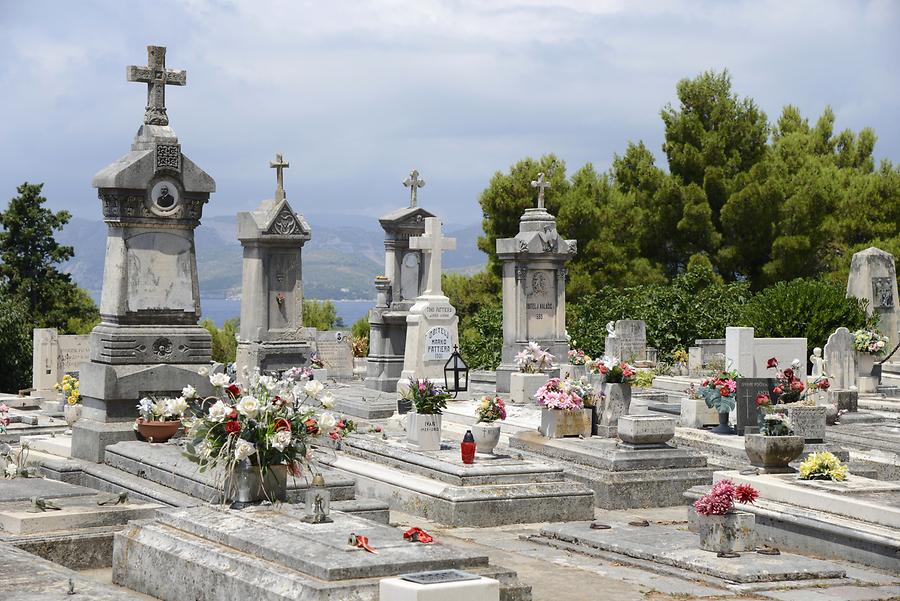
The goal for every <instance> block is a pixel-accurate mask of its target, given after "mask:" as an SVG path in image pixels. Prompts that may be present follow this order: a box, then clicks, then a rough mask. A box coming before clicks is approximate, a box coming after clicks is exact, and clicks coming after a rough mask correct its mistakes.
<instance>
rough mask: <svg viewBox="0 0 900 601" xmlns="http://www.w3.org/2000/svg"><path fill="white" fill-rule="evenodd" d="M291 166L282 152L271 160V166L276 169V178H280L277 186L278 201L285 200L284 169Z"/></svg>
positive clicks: (276, 196)
mask: <svg viewBox="0 0 900 601" xmlns="http://www.w3.org/2000/svg"><path fill="white" fill-rule="evenodd" d="M290 166H291V164H290V163H288V162H287V161H285V160H284V156H282V154H281V153H280V152H279V153H278V154H276V155H275V160H274V161H269V167H271V168H273V169H275V178H276V179H277V180H278V187H277V188H275V201H276V202H279V201H282V200H284V170H285V169H287V168H288V167H290Z"/></svg>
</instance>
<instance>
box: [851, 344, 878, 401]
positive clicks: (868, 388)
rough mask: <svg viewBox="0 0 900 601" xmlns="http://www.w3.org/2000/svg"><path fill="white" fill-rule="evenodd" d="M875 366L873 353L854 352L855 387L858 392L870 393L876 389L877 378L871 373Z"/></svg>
mask: <svg viewBox="0 0 900 601" xmlns="http://www.w3.org/2000/svg"><path fill="white" fill-rule="evenodd" d="M874 368H875V355H873V354H871V353H861V352H859V351H857V353H856V373H857V379H856V387H857V389H858V390H859V392H865V393H872V392H877V391H878V378H877V377H875V376H873V375H872V370H873V369H874Z"/></svg>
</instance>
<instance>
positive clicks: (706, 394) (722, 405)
mask: <svg viewBox="0 0 900 601" xmlns="http://www.w3.org/2000/svg"><path fill="white" fill-rule="evenodd" d="M738 378H740V375H739V374H738V373H737V372H736V371H733V370H732V371H721V372H719V375H717V376H716V377H715V378H707V379H705V380H703V381H702V382H700V389H699V390H698V391H697V394H699V395H700V396H701V397H702V398H703V400H704V401H706V406H707V407H709V408H710V409H715V410H716V411H717V412H719V413H729V412H731V410H732V409H734V407H735V405H736V404H737V401H736V400H735V394H736V392H737V380H738Z"/></svg>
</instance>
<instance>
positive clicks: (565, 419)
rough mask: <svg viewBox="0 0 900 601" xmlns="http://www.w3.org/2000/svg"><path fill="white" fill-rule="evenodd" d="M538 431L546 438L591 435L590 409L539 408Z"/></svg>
mask: <svg viewBox="0 0 900 601" xmlns="http://www.w3.org/2000/svg"><path fill="white" fill-rule="evenodd" d="M540 432H541V434H542V435H543V436H546V437H547V438H562V437H564V436H584V437H585V438H587V437H589V436H590V435H591V410H590V409H582V410H580V411H568V410H566V409H547V408H546V407H542V408H541V427H540Z"/></svg>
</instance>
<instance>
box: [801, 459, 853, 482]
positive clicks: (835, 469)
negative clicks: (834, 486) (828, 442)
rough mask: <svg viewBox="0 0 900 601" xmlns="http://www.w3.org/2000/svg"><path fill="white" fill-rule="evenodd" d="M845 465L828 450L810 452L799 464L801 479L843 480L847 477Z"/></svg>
mask: <svg viewBox="0 0 900 601" xmlns="http://www.w3.org/2000/svg"><path fill="white" fill-rule="evenodd" d="M847 473H848V470H847V466H846V465H844V464H843V463H841V460H840V459H838V458H837V457H835V456H834V455H833V454H832V453H829V452H828V451H823V452H821V453H810V454H809V456H808V457H807V458H806V459H804V460H803V463H801V464H800V479H801V480H835V481H837V482H843V481H844V480H846V479H847Z"/></svg>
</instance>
